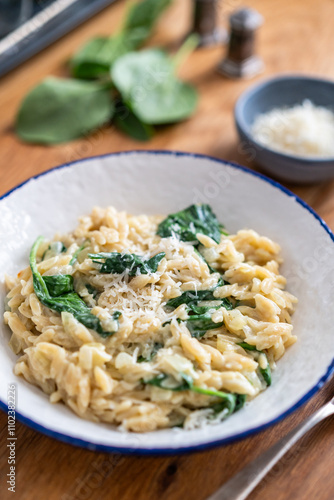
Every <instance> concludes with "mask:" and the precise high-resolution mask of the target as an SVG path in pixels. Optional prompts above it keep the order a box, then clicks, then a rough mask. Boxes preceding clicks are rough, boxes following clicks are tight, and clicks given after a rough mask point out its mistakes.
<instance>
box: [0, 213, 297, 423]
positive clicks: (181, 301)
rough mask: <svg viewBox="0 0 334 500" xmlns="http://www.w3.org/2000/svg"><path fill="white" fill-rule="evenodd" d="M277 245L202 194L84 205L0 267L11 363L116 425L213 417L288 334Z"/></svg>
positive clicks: (250, 388) (260, 374)
mask: <svg viewBox="0 0 334 500" xmlns="http://www.w3.org/2000/svg"><path fill="white" fill-rule="evenodd" d="M279 252H280V247H279V245H278V244H277V243H274V242H273V241H271V240H270V239H269V238H267V237H264V236H260V235H259V234H257V233H256V232H255V231H253V230H245V229H244V230H241V231H239V232H238V233H237V234H234V235H228V234H227V233H225V231H224V230H223V229H222V226H221V225H220V224H219V223H218V221H217V219H216V217H215V215H214V214H213V213H212V211H211V209H210V207H209V206H207V205H197V206H192V207H189V208H188V209H186V210H184V211H182V212H178V213H177V214H172V215H171V216H168V217H167V218H165V217H162V216H146V215H140V216H133V215H129V214H127V213H125V212H118V211H117V210H116V209H114V208H112V207H108V208H106V209H102V208H94V210H93V212H92V214H91V215H90V216H84V217H81V218H80V223H79V226H78V227H77V228H76V229H75V231H74V232H73V233H70V234H65V235H56V236H55V238H54V240H52V241H44V240H43V239H42V238H40V239H39V240H37V242H36V243H35V245H34V246H33V249H32V252H31V256H30V264H31V265H30V267H27V268H26V269H24V270H23V271H21V272H20V273H19V274H18V275H17V277H16V278H10V277H8V276H7V277H6V283H7V287H8V289H9V293H8V295H7V302H6V304H7V305H6V312H5V314H4V318H5V322H6V323H7V324H8V325H9V327H10V329H11V330H12V337H11V340H10V346H11V348H12V349H13V351H14V352H15V353H16V354H19V355H20V357H19V358H18V361H17V363H16V365H15V374H16V375H22V376H23V377H24V378H25V379H26V380H27V381H28V382H30V383H32V384H35V385H37V386H39V387H40V388H41V389H42V390H43V391H44V392H46V393H47V394H49V395H50V401H51V402H52V403H57V402H60V401H63V402H64V403H65V404H67V405H68V406H69V407H70V408H71V409H72V410H73V411H75V412H76V413H77V414H78V415H79V416H81V417H83V418H87V419H90V420H94V421H102V422H108V423H111V424H116V425H118V426H120V428H121V429H125V430H130V431H136V432H145V431H151V430H154V429H159V428H164V427H172V426H177V425H179V426H180V425H182V426H183V427H184V428H185V429H192V428H195V427H199V426H201V425H203V424H206V423H211V424H213V423H217V422H221V421H222V419H224V418H225V417H226V416H228V415H229V414H231V413H233V412H234V411H236V410H237V409H239V408H240V407H241V406H242V405H243V403H244V402H245V400H247V401H248V400H251V399H252V398H254V397H255V396H257V395H258V394H259V392H261V391H263V390H264V389H265V388H266V387H267V386H268V385H270V384H271V369H274V368H275V362H276V361H277V360H278V359H279V358H280V357H281V356H282V355H283V354H284V351H285V348H286V347H288V346H290V345H291V344H293V343H294V342H295V341H296V337H295V336H294V335H293V334H292V325H291V314H292V313H293V310H294V304H295V303H296V302H297V299H296V298H295V297H294V296H293V295H291V294H290V293H288V292H287V291H285V290H284V287H285V284H286V280H285V278H284V277H283V276H281V275H280V274H279V264H280V263H281V259H280V257H279Z"/></svg>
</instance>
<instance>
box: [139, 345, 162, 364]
mask: <svg viewBox="0 0 334 500" xmlns="http://www.w3.org/2000/svg"><path fill="white" fill-rule="evenodd" d="M162 347H163V344H160V343H159V342H155V343H154V344H153V349H152V351H151V352H150V355H149V356H148V357H147V358H144V356H138V358H137V363H148V362H149V361H152V359H153V358H154V356H155V355H156V354H157V352H158V351H159V349H161V348H162Z"/></svg>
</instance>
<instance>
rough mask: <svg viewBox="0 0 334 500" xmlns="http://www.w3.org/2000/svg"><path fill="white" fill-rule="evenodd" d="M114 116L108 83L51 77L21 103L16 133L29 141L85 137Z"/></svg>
mask: <svg viewBox="0 0 334 500" xmlns="http://www.w3.org/2000/svg"><path fill="white" fill-rule="evenodd" d="M112 116H113V103H112V99H111V94H110V91H109V90H108V88H107V87H106V85H104V84H100V83H95V82H81V81H78V80H70V79H68V80H65V79H62V78H54V77H49V78H46V79H45V80H44V81H43V82H42V83H40V84H39V85H38V86H37V87H35V88H34V89H33V90H32V91H31V92H30V93H29V94H28V95H27V96H26V98H25V99H24V101H23V103H22V104H21V108H20V110H19V113H18V116H17V121H16V132H17V134H18V135H19V137H20V138H21V139H23V140H24V141H27V142H37V143H44V144H56V143H60V142H64V141H70V140H72V139H76V138H78V137H80V136H83V135H85V134H87V133H88V132H91V131H92V130H95V129H97V128H98V127H100V126H102V125H104V124H105V123H106V122H108V121H109V120H110V119H111V118H112Z"/></svg>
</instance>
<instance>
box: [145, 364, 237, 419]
mask: <svg viewBox="0 0 334 500" xmlns="http://www.w3.org/2000/svg"><path fill="white" fill-rule="evenodd" d="M180 378H181V379H182V382H179V381H177V380H176V379H174V377H172V376H171V375H167V374H166V373H159V374H158V375H156V376H155V377H153V378H151V379H150V380H142V383H144V384H148V385H154V386H156V387H160V389H165V390H169V391H186V390H190V391H193V392H197V393H199V394H204V395H206V396H211V397H216V398H220V399H221V402H219V403H217V404H215V405H213V406H212V409H213V410H214V412H215V413H220V412H221V411H223V410H225V409H226V410H227V414H226V417H228V416H229V415H231V414H232V413H234V412H235V411H237V410H239V409H240V408H241V407H242V406H243V405H244V403H245V401H246V396H245V395H243V394H236V393H232V392H231V393H229V392H222V391H217V390H215V389H206V388H203V387H198V386H196V385H193V380H192V378H191V377H190V376H189V375H186V374H185V373H180Z"/></svg>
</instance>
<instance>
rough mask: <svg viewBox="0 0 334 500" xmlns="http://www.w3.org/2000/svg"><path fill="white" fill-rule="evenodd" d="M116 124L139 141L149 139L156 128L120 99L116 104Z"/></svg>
mask: <svg viewBox="0 0 334 500" xmlns="http://www.w3.org/2000/svg"><path fill="white" fill-rule="evenodd" d="M114 124H115V125H116V127H117V128H118V129H119V130H120V131H121V132H124V133H125V134H127V135H128V136H130V137H132V138H133V139H136V140H137V141H148V140H149V139H151V137H152V136H153V134H154V129H153V127H151V126H150V125H146V123H143V122H142V121H140V120H139V118H137V116H136V115H135V114H134V113H133V112H132V111H131V109H130V108H129V107H128V105H127V104H125V103H124V102H122V101H118V102H117V103H116V105H115V115H114Z"/></svg>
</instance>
